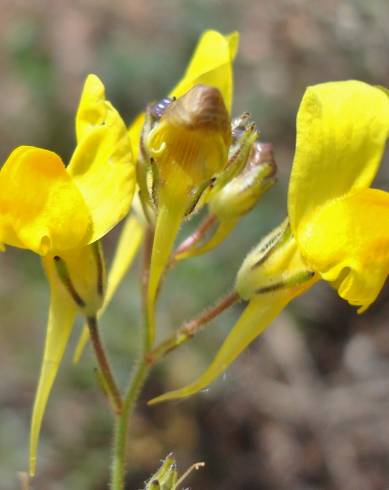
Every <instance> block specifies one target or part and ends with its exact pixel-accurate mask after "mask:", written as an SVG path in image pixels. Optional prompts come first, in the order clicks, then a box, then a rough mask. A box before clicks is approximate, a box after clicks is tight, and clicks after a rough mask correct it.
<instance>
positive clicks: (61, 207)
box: [0, 146, 91, 255]
mask: <svg viewBox="0 0 389 490" xmlns="http://www.w3.org/2000/svg"><path fill="white" fill-rule="evenodd" d="M0 229H1V232H0V233H1V235H2V236H1V241H4V243H6V244H9V245H13V246H16V247H22V248H28V249H31V250H33V251H34V252H36V253H38V254H42V255H44V254H46V253H47V252H48V251H49V250H53V249H54V250H63V249H69V248H73V247H77V246H80V245H81V244H83V243H86V242H87V241H88V239H89V237H90V234H91V219H90V214H89V210H88V208H87V207H86V204H85V201H84V199H83V197H82V195H81V193H80V191H79V190H78V188H77V186H76V185H75V184H74V182H73V181H72V179H71V177H70V176H69V175H68V174H67V172H66V169H65V166H64V164H63V163H62V161H61V159H60V158H59V156H58V155H56V154H55V153H53V152H51V151H48V150H44V149H41V148H35V147H30V146H22V147H19V148H17V149H16V150H14V151H13V152H12V153H11V155H10V156H9V158H8V160H7V161H6V163H5V164H4V166H3V168H2V169H1V171H0Z"/></svg>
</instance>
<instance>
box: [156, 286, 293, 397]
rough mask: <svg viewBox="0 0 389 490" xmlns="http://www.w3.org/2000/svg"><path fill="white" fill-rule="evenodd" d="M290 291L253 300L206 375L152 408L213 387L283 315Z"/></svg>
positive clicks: (290, 296) (265, 295) (165, 395)
mask: <svg viewBox="0 0 389 490" xmlns="http://www.w3.org/2000/svg"><path fill="white" fill-rule="evenodd" d="M294 296H295V294H293V292H292V291H291V290H289V291H288V292H287V293H285V291H279V292H275V293H271V294H263V295H260V296H258V297H257V298H255V299H254V300H252V301H251V302H250V303H249V305H248V306H247V307H246V309H245V310H244V312H243V313H242V315H241V317H240V318H239V320H238V322H237V323H236V324H235V326H234V327H233V329H232V330H231V332H230V333H229V334H228V336H227V338H226V340H225V341H224V343H223V345H222V347H221V348H220V350H219V352H218V353H217V354H216V357H215V358H214V359H213V361H212V363H211V365H210V366H209V367H208V368H207V369H206V371H205V372H204V373H203V374H201V375H200V376H199V377H198V378H197V379H196V380H195V381H194V382H193V383H191V384H190V385H188V386H186V387H185V388H181V389H179V390H175V391H170V392H168V393H165V394H164V395H161V396H158V397H156V398H153V399H152V400H151V401H150V402H149V404H150V405H154V404H156V403H160V402H164V401H167V400H175V399H177V398H184V397H187V396H190V395H194V394H195V393H197V392H198V391H201V390H203V389H204V388H206V387H207V386H208V385H209V384H210V383H212V382H213V381H214V380H215V379H216V378H217V377H218V376H219V375H220V374H221V373H222V372H223V371H225V370H226V369H227V368H228V366H229V365H230V364H231V363H232V362H233V361H234V360H235V359H236V358H237V357H238V356H239V354H240V353H241V352H242V351H243V350H244V349H245V348H246V347H247V346H248V345H249V344H250V343H251V342H252V341H253V340H254V339H255V338H256V337H258V335H260V334H261V333H262V332H263V331H264V330H265V328H267V327H268V326H269V325H270V323H271V322H272V321H273V319H274V318H275V317H276V316H277V315H278V314H279V313H280V311H281V310H282V309H283V308H284V307H285V306H286V305H287V303H288V302H289V301H291V300H292V299H293V297H294Z"/></svg>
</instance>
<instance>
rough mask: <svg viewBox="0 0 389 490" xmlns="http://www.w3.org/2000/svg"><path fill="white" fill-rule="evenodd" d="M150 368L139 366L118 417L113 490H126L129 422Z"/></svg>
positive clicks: (143, 363)
mask: <svg viewBox="0 0 389 490" xmlns="http://www.w3.org/2000/svg"><path fill="white" fill-rule="evenodd" d="M150 368H151V367H150V366H147V365H146V363H145V362H144V361H141V362H140V363H139V364H138V365H137V367H136V369H135V371H134V374H133V376H132V379H131V381H130V384H129V387H128V390H127V393H126V396H125V398H124V403H123V410H122V413H121V414H118V415H117V416H116V420H115V436H114V445H113V461H112V480H111V489H112V490H124V484H125V474H126V466H127V465H126V459H127V450H128V427H129V421H130V417H131V415H132V413H133V411H134V407H135V403H136V401H137V399H138V396H139V393H140V390H141V389H142V386H143V384H144V382H145V380H146V378H147V375H148V374H149V371H150Z"/></svg>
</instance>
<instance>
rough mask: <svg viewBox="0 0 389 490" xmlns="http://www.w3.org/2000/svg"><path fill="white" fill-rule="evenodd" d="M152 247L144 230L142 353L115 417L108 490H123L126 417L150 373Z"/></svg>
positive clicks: (127, 420)
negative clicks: (148, 297) (149, 310)
mask: <svg viewBox="0 0 389 490" xmlns="http://www.w3.org/2000/svg"><path fill="white" fill-rule="evenodd" d="M152 244H153V231H152V229H151V228H149V229H148V230H147V231H146V235H145V241H144V246H143V249H144V255H143V264H142V272H141V291H142V308H143V315H144V321H145V324H144V326H143V330H142V333H143V346H142V347H143V353H142V357H141V358H140V360H139V361H138V364H137V366H136V368H135V370H134V373H133V375H132V378H131V380H130V383H129V385H128V388H127V391H126V394H125V396H124V399H123V408H122V411H121V413H119V414H117V415H116V418H115V435H114V443H113V460H112V470H111V490H124V485H125V474H126V466H127V464H126V463H127V452H128V451H127V450H128V427H129V421H130V417H131V415H132V413H133V411H134V408H135V404H136V401H137V399H138V396H139V393H140V390H141V389H142V386H143V385H144V383H145V381H146V378H147V376H148V375H149V373H150V370H151V367H152V366H151V365H150V364H148V363H147V362H146V357H147V354H148V352H149V351H150V349H151V345H150V344H149V335H148V332H149V325H148V315H147V288H148V281H149V272H150V257H151V249H152Z"/></svg>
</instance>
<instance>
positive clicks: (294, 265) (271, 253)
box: [235, 220, 315, 301]
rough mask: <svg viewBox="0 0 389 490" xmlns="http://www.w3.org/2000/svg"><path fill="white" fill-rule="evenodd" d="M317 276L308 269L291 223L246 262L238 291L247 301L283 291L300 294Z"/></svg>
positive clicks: (256, 250)
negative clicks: (289, 290)
mask: <svg viewBox="0 0 389 490" xmlns="http://www.w3.org/2000/svg"><path fill="white" fill-rule="evenodd" d="M314 276H315V274H314V273H313V272H312V271H311V270H309V269H307V266H306V264H305V262H304V261H303V258H302V257H301V254H300V251H299V248H298V246H297V243H296V240H295V239H294V237H293V235H292V233H291V230H290V226H289V223H288V220H285V221H284V223H282V224H281V225H280V226H279V227H277V228H275V229H274V230H273V231H272V232H271V233H269V234H268V235H267V236H266V237H265V238H264V239H263V240H262V241H261V242H260V243H259V245H258V246H257V247H255V248H254V249H253V250H252V251H251V252H250V253H249V254H248V255H247V257H246V258H245V260H244V262H243V264H242V266H241V268H240V270H239V272H238V275H237V279H236V285H235V289H236V291H237V292H238V293H239V295H240V297H241V298H242V299H244V300H246V301H249V300H251V299H252V298H253V297H254V296H256V295H259V294H266V293H273V292H275V291H279V290H282V289H291V288H293V289H295V290H296V291H299V290H300V289H304V288H306V287H307V286H308V283H310V281H311V280H312V279H313V278H314Z"/></svg>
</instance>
